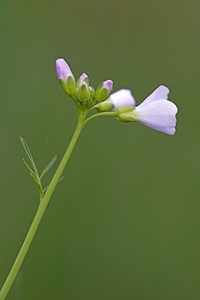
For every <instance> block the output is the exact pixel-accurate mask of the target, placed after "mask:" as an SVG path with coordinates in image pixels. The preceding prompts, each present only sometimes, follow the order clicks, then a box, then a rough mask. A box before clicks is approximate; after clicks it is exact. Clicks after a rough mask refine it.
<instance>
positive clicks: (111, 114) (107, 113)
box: [82, 111, 118, 126]
mask: <svg viewBox="0 0 200 300" xmlns="http://www.w3.org/2000/svg"><path fill="white" fill-rule="evenodd" d="M117 115H118V114H117V113H116V112H112V111H107V112H101V113H97V114H94V115H92V116H91V117H89V118H87V119H86V120H85V121H84V122H83V124H82V125H83V126H85V125H86V124H87V123H88V122H89V121H91V120H92V119H94V118H97V117H103V116H113V117H116V116H117Z"/></svg>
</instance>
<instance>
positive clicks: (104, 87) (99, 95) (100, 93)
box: [95, 80, 113, 103]
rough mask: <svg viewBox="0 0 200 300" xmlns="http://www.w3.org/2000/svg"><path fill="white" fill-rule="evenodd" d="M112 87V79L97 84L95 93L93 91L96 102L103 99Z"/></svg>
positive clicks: (107, 95)
mask: <svg viewBox="0 0 200 300" xmlns="http://www.w3.org/2000/svg"><path fill="white" fill-rule="evenodd" d="M112 88H113V82H112V80H106V81H104V82H102V83H100V85H99V86H98V88H97V90H96V93H95V99H96V101H97V102H98V103H100V102H103V101H105V100H106V99H107V98H108V97H109V95H110V93H111V91H112Z"/></svg>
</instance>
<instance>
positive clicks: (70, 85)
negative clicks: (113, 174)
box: [59, 76, 76, 95]
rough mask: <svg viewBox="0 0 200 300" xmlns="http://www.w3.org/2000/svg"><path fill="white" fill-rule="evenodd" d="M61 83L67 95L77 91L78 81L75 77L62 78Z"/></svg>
mask: <svg viewBox="0 0 200 300" xmlns="http://www.w3.org/2000/svg"><path fill="white" fill-rule="evenodd" d="M59 82H60V85H61V87H62V89H63V91H64V92H65V93H66V94H67V95H73V94H74V93H75V92H76V82H75V80H74V77H72V76H69V77H68V78H67V80H63V79H60V80H59Z"/></svg>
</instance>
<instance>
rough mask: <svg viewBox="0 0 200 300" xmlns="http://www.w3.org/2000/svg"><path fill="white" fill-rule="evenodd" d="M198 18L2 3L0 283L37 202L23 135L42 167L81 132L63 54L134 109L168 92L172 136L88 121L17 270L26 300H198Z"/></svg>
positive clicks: (183, 6) (193, 5)
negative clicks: (60, 74) (60, 73)
mask: <svg viewBox="0 0 200 300" xmlns="http://www.w3.org/2000/svg"><path fill="white" fill-rule="evenodd" d="M199 11H200V2H199V1H197V0H191V1H188V0H182V1H180V0H179V1H178V0H175V1H158V0H153V1H147V0H143V1H139V0H138V1H134V0H124V1H120V2H117V1H109V0H108V1H105V0H102V1H88V0H85V1H80V0H79V1H76V0H74V1H64V0H62V1H59V0H58V1H37V0H36V1H25V0H23V1H22V0H19V1H1V2H0V22H1V24H0V25H1V26H0V31H1V47H0V52H1V53H0V76H1V77H0V90H1V92H0V103H1V109H0V141H1V142H0V143H1V145H0V166H1V175H0V176H1V178H0V182H1V201H0V239H1V241H0V285H2V284H3V282H4V280H5V278H6V276H7V273H8V271H9V270H10V267H11V265H12V263H13V261H14V259H15V257H16V255H17V253H18V250H19V248H20V246H21V244H22V242H23V239H24V237H25V235H26V232H27V230H28V228H29V225H30V223H31V221H32V218H33V216H34V214H35V211H36V209H37V207H38V192H37V190H36V187H35V186H34V184H33V182H32V180H31V178H30V177H29V174H28V171H27V170H26V169H25V167H24V165H23V163H22V158H23V157H24V152H23V149H22V147H21V144H20V142H19V136H23V137H24V138H25V139H26V141H27V142H28V144H29V146H30V148H31V150H32V152H33V154H34V157H35V160H36V161H37V163H38V166H39V169H40V170H42V169H43V167H44V166H45V165H46V164H47V163H48V161H49V160H50V159H51V158H52V157H53V155H54V154H57V155H58V159H59V160H60V159H61V157H62V155H63V153H64V151H65V149H66V147H67V144H68V142H69V140H70V137H71V135H72V133H73V130H74V127H75V124H76V110H75V107H74V105H73V103H72V102H71V100H70V99H69V98H66V96H65V94H64V93H63V91H62V90H61V88H60V85H59V83H58V80H57V78H56V75H55V67H54V62H55V59H56V58H58V57H64V58H65V59H66V60H67V62H68V63H69V64H70V66H71V68H72V70H73V72H74V74H75V76H76V77H78V76H80V74H81V73H82V72H86V73H87V74H88V75H89V77H90V82H91V84H92V85H93V86H94V87H97V85H98V84H99V82H101V81H103V80H106V79H109V78H110V79H112V80H114V91H116V90H118V89H120V88H130V89H131V90H132V92H133V95H134V96H135V98H136V101H137V103H140V102H141V101H143V99H144V98H145V97H146V96H147V95H148V94H150V93H151V92H152V91H153V90H154V89H155V88H157V87H158V86H159V85H160V84H164V85H166V86H168V87H169V88H170V91H171V93H170V99H171V100H173V101H174V102H175V103H176V104H177V106H178V107H179V114H178V126H177V133H176V135H175V136H167V135H165V134H162V133H159V132H156V131H154V130H151V129H149V128H147V127H145V126H142V125H140V124H134V123H130V124H123V123H120V122H117V121H116V120H115V119H112V118H99V119H96V120H94V121H93V122H91V123H89V124H88V126H86V128H85V130H84V132H83V134H82V135H81V138H80V140H79V142H78V145H77V147H76V149H75V151H74V153H73V155H72V157H71V159H70V162H69V164H68V167H67V169H66V170H65V172H64V179H63V180H62V182H60V184H59V185H58V187H57V189H56V191H55V193H54V195H53V197H52V199H51V202H50V205H49V207H48V209H47V211H46V214H45V217H44V219H43V221H42V223H41V226H40V228H39V231H38V233H37V235H36V237H35V239H34V242H33V244H32V246H31V248H30V251H29V252H28V255H27V257H26V260H25V262H24V264H23V267H22V274H23V275H22V277H23V293H24V299H29V300H33V299H34V300H35V299H37V300H44V299H48V300H54V299H59V300H64V299H70V300H90V299H91V300H94V299H95V300H102V299H103V300H104V299H105V300H107V299H108V300H110V299H114V300H121V299H125V300H129V299H130V300H131V299H137V300H151V299H152V300H161V299H162V300H169V299H170V300H179V299H180V300H188V299H192V300H196V299H200V284H199V281H200V242H199V238H200V234H199V232H200V217H199V216H200V203H199V189H200V185H199V181H200V171H199V170H200V154H199V149H200V140H199V127H200V126H199V123H198V120H199V110H200V96H199V79H200V67H199V53H200V33H199V28H200V18H199ZM57 164H58V162H57V163H56V165H57ZM55 167H56V166H55ZM55 167H54V170H55ZM52 174H53V170H52V171H51V172H50V174H49V175H48V176H47V178H46V183H48V182H49V180H50V178H51V176H52ZM7 299H10V300H11V299H18V298H15V287H14V286H13V288H12V290H11V291H10V293H9V295H8V297H7ZM20 299H22V298H20Z"/></svg>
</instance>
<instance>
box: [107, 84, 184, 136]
mask: <svg viewBox="0 0 200 300" xmlns="http://www.w3.org/2000/svg"><path fill="white" fill-rule="evenodd" d="M117 93H120V94H121V93H122V92H121V91H118V92H117ZM115 94H116V93H115ZM120 94H118V95H120ZM168 94H169V89H168V88H167V87H165V86H163V85H161V86H159V87H158V88H157V89H156V90H155V91H154V92H153V93H152V94H150V95H149V96H148V97H147V98H146V99H145V100H144V101H143V102H142V103H141V104H140V105H139V106H136V107H135V104H133V105H130V104H129V105H127V100H128V99H129V98H127V97H124V98H122V99H121V103H120V107H119V106H118V105H114V109H115V110H117V112H118V117H117V118H118V119H119V120H120V121H124V122H130V121H138V122H140V123H142V124H144V125H146V126H148V127H151V128H153V129H155V130H158V131H162V132H164V133H166V134H170V135H173V134H174V133H175V131H176V129H175V126H176V113H177V111H178V108H177V107H176V105H175V104H174V103H173V102H171V101H169V100H167V99H168ZM124 96H125V94H124ZM115 97H116V95H115ZM129 97H130V94H129ZM110 98H111V99H112V95H111V96H110ZM129 100H130V99H129ZM132 102H133V103H134V102H135V100H134V98H133V96H132ZM113 104H115V103H114V101H113ZM131 106H134V107H133V109H131Z"/></svg>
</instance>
